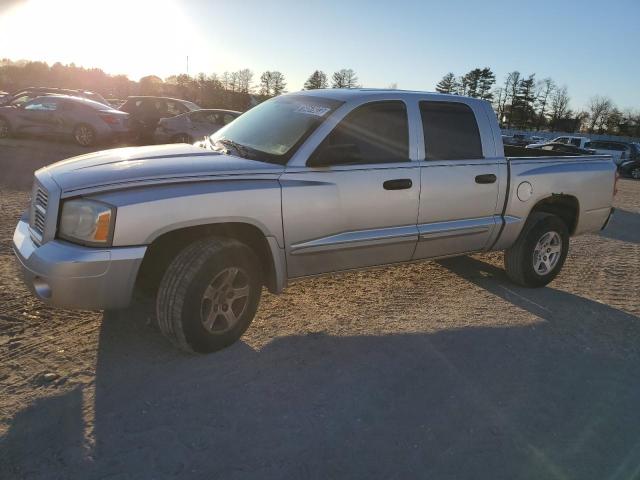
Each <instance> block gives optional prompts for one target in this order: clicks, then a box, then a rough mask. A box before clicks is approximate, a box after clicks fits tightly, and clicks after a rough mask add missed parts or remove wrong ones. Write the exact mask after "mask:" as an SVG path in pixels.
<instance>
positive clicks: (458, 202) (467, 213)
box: [414, 99, 506, 259]
mask: <svg viewBox="0 0 640 480" xmlns="http://www.w3.org/2000/svg"><path fill="white" fill-rule="evenodd" d="M419 110H420V117H421V118H420V120H421V124H422V134H423V136H422V138H423V140H424V160H423V161H421V162H420V167H421V168H420V170H421V171H420V178H421V193H420V210H419V214H418V232H419V240H418V245H417V247H416V252H415V256H414V258H416V259H418V258H429V257H440V256H446V255H453V254H458V253H464V252H471V251H477V250H483V249H485V248H487V247H488V243H489V240H490V238H491V237H492V234H493V233H494V229H496V228H497V225H499V223H500V211H499V206H498V192H499V188H500V186H501V185H500V179H501V172H505V171H506V161H505V159H504V157H495V156H494V155H495V151H496V149H495V146H494V145H493V136H492V133H491V132H490V127H489V122H488V120H489V119H488V118H487V116H486V112H485V111H484V108H483V105H482V104H480V103H479V102H470V103H465V101H464V100H462V99H461V101H436V100H433V101H432V100H424V101H420V103H419ZM478 120H480V122H479V121H478ZM479 126H480V127H481V128H482V129H483V130H482V132H481V128H479ZM483 139H484V140H485V143H486V145H483V141H482V140H483ZM503 175H504V173H503ZM503 188H505V187H503Z"/></svg>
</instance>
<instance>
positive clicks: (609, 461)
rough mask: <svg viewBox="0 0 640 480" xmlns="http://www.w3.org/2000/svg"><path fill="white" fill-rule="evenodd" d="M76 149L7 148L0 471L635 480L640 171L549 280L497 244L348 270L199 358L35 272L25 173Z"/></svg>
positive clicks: (294, 296)
mask: <svg viewBox="0 0 640 480" xmlns="http://www.w3.org/2000/svg"><path fill="white" fill-rule="evenodd" d="M77 151H78V149H77V148H76V147H73V146H71V145H66V144H53V143H47V142H34V141H28V140H20V141H2V143H0V171H1V172H2V173H1V174H0V175H1V176H0V178H1V180H0V185H1V186H0V391H1V394H0V478H7V479H14V478H29V479H31V478H38V479H39V478H42V479H52V478H53V479H55V478H65V479H66V478H81V479H91V478H100V479H103V478H109V479H125V478H133V479H139V478H196V479H200V478H201V479H212V478H223V479H235V478H310V479H312V478H318V479H327V478H367V479H368V478H385V479H389V478H399V479H406V478H434V479H466V478H474V479H476V478H487V479H489V478H490V479H598V480H600V479H603V478H610V479H631V478H639V477H638V476H639V475H640V440H639V436H638V425H640V409H639V408H638V405H640V382H639V381H638V379H640V341H639V340H640V322H639V317H640V302H639V301H638V292H639V291H640V182H633V181H630V180H622V181H621V182H620V184H619V188H620V192H619V194H618V197H617V199H616V207H617V208H618V209H619V210H618V213H617V215H616V217H615V218H614V221H613V223H612V225H611V226H610V228H609V229H608V230H607V231H606V232H605V233H604V234H602V235H588V236H584V237H579V238H576V239H574V240H572V243H571V252H570V256H569V259H568V260H567V263H566V265H565V269H564V271H563V273H562V274H561V275H560V276H559V277H558V278H557V279H556V280H555V281H554V282H553V283H552V284H551V285H550V286H549V287H547V288H543V289H538V290H527V289H523V288H519V287H515V286H513V285H512V284H510V283H509V282H508V281H507V279H506V277H505V275H504V273H503V271H502V268H501V265H502V255H501V254H497V253H492V254H486V255H475V256H472V257H463V258H458V259H453V260H447V261H439V262H432V263H421V264H416V265H404V266H398V267H393V268H388V269H377V270H373V271H368V272H360V273H349V274H342V275H335V276H331V277H328V278H324V279H317V280H309V281H304V282H299V283H296V284H294V285H292V286H291V287H290V288H289V289H288V290H287V291H286V293H285V294H284V295H281V296H273V295H269V294H265V296H264V298H263V302H262V306H261V307H260V310H259V313H258V316H257V318H256V320H255V321H254V323H253V325H252V326H251V327H250V329H249V330H248V332H247V333H246V334H245V336H244V337H243V339H242V341H241V342H239V343H237V344H236V345H234V346H232V347H230V348H228V349H226V350H224V351H222V352H219V353H217V354H213V355H209V356H192V355H186V354H183V353H180V352H178V351H176V350H174V349H173V348H171V347H170V345H169V344H168V342H166V341H165V340H164V339H163V337H162V336H161V335H160V334H159V332H158V331H157V330H156V329H155V328H154V327H153V326H152V322H150V321H149V320H150V318H151V314H150V310H149V309H148V308H147V307H145V306H144V305H141V306H138V307H135V308H132V309H130V310H127V311H122V312H117V313H115V312H107V313H101V312H74V311H61V310H52V309H49V308H46V307H45V306H43V305H42V304H41V303H39V302H38V301H37V300H35V299H34V298H33V297H31V296H30V295H29V294H28V292H27V291H26V289H25V288H24V287H23V286H22V284H21V282H20V280H19V278H18V272H17V269H16V268H15V266H14V261H13V258H12V252H11V244H10V241H11V236H12V232H13V228H14V226H15V222H16V220H17V218H18V217H19V215H20V213H21V212H22V210H23V209H24V207H25V205H26V203H27V200H28V196H29V192H28V188H29V186H30V183H31V172H32V171H33V170H34V169H35V168H37V167H39V166H40V165H44V164H46V163H50V162H51V161H54V160H58V159H61V158H64V157H66V156H69V155H72V154H76V153H77ZM46 374H53V375H46ZM50 377H53V378H50Z"/></svg>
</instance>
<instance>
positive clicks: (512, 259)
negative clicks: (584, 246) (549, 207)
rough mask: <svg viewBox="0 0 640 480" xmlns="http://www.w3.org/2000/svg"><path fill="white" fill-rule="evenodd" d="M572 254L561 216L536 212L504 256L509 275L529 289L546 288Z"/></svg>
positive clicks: (567, 233) (567, 232) (567, 231)
mask: <svg viewBox="0 0 640 480" xmlns="http://www.w3.org/2000/svg"><path fill="white" fill-rule="evenodd" d="M568 253H569V230H568V229H567V226H566V225H565V223H564V222H563V221H562V220H561V219H560V218H559V217H557V216H555V215H551V214H549V213H541V212H537V213H533V214H531V216H530V217H529V219H528V220H527V223H526V224H525V226H524V228H523V230H522V232H521V233H520V237H518V240H517V241H516V243H515V244H514V245H513V246H512V247H511V248H509V249H508V250H507V251H506V252H505V255H504V264H505V270H506V271H507V276H508V277H509V278H510V279H511V280H512V281H514V282H515V283H517V284H519V285H522V286H525V287H543V286H544V285H547V284H548V283H549V282H551V281H552V280H553V279H554V278H555V277H556V276H557V275H558V273H560V270H561V269H562V266H563V265H564V261H565V259H566V258H567V254H568Z"/></svg>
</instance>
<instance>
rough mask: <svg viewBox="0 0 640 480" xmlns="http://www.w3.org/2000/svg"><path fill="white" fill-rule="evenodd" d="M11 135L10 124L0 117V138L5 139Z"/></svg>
mask: <svg viewBox="0 0 640 480" xmlns="http://www.w3.org/2000/svg"><path fill="white" fill-rule="evenodd" d="M9 135H11V124H10V123H9V120H7V119H6V118H4V117H0V138H6V137H8V136H9Z"/></svg>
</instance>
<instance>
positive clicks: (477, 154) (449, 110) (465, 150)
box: [420, 102, 483, 160]
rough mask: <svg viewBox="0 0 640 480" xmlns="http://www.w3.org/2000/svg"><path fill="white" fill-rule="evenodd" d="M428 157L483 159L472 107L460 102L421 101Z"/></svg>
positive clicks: (429, 158)
mask: <svg viewBox="0 0 640 480" xmlns="http://www.w3.org/2000/svg"><path fill="white" fill-rule="evenodd" d="M420 115H421V116H422V129H423V131H424V144H425V147H424V148H425V150H426V159H427V160H471V159H476V158H483V156H482V143H481V141H480V131H479V130H478V123H477V122H476V116H475V115H474V114H473V111H472V110H471V108H469V106H468V105H465V104H464V103H459V102H420Z"/></svg>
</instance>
